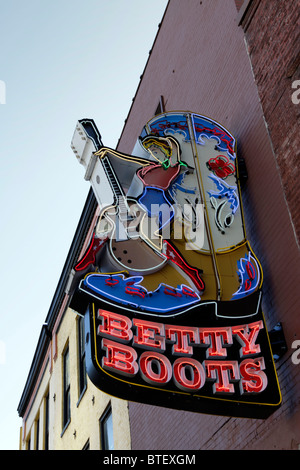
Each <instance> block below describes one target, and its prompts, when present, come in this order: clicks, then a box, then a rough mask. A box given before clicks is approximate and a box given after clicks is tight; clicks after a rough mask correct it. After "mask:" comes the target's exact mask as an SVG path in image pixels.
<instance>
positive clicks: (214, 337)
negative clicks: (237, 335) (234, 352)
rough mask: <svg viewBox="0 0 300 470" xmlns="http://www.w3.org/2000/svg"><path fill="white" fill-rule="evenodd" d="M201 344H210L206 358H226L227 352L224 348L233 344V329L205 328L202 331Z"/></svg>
mask: <svg viewBox="0 0 300 470" xmlns="http://www.w3.org/2000/svg"><path fill="white" fill-rule="evenodd" d="M200 344H204V345H205V344H209V345H210V348H208V350H207V351H206V357H207V358H209V357H215V356H221V357H226V356H227V351H226V349H225V348H223V347H222V346H229V345H231V344H232V334H231V328H230V327H228V328H226V327H224V328H205V329H200Z"/></svg>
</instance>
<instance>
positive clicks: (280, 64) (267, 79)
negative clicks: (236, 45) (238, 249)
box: [242, 0, 300, 243]
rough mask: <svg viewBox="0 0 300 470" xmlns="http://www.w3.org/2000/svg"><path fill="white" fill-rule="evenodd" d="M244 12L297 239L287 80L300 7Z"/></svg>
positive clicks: (293, 75)
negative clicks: (251, 13) (250, 13)
mask: <svg viewBox="0 0 300 470" xmlns="http://www.w3.org/2000/svg"><path fill="white" fill-rule="evenodd" d="M253 3H257V8H256V10H255V14H254V15H251V18H249V17H248V16H249V15H246V16H245V19H244V20H243V22H242V24H243V26H244V31H245V36H246V40H247V47H248V52H249V55H250V58H251V63H252V68H253V73H254V76H255V81H256V85H257V87H258V92H259V96H260V99H261V105H262V108H263V112H264V116H265V119H266V123H267V126H268V130H269V133H270V137H271V140H272V145H273V150H274V154H275V156H276V161H277V164H278V167H279V173H280V178H281V183H282V185H283V188H284V195H285V198H286V201H287V205H288V210H289V212H290V217H291V221H292V224H293V227H294V229H295V232H296V236H297V239H298V243H299V241H300V211H299V201H300V187H299V184H298V181H299V178H300V164H299V160H300V133H299V131H300V128H299V117H300V105H299V104H294V103H293V102H292V99H291V98H292V92H293V91H294V90H293V89H292V83H293V82H294V81H295V80H299V79H300V29H299V22H300V8H299V2H291V1H290V0H280V1H276V0H272V1H270V0H261V1H260V2H256V0H255V1H254V2H253Z"/></svg>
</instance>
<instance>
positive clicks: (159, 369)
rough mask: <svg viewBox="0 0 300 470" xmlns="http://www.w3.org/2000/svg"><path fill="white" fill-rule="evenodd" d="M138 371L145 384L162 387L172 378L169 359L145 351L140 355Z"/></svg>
mask: <svg viewBox="0 0 300 470" xmlns="http://www.w3.org/2000/svg"><path fill="white" fill-rule="evenodd" d="M140 371H141V375H142V377H143V379H144V380H145V381H146V382H148V383H151V384H156V385H157V384H158V385H163V384H165V383H167V382H169V380H170V379H171V377H172V366H171V363H170V361H169V359H168V358H167V357H165V356H163V355H162V354H160V353H157V352H148V351H147V352H143V353H142V354H141V357H140Z"/></svg>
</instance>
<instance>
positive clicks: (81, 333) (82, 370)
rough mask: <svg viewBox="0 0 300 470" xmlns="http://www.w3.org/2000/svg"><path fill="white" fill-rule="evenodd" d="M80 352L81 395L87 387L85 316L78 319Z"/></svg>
mask: <svg viewBox="0 0 300 470" xmlns="http://www.w3.org/2000/svg"><path fill="white" fill-rule="evenodd" d="M78 349H79V351H78V353H79V396H80V395H81V394H82V393H83V392H84V390H85V388H86V365H85V334H84V318H83V317H80V318H79V320H78Z"/></svg>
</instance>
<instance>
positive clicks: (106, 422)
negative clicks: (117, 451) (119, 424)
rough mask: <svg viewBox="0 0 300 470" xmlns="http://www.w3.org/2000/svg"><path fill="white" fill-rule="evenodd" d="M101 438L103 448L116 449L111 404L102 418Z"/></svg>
mask: <svg viewBox="0 0 300 470" xmlns="http://www.w3.org/2000/svg"><path fill="white" fill-rule="evenodd" d="M100 438H101V449H102V450H113V449H114V436H113V421H112V411H111V406H109V407H108V408H107V409H106V411H105V412H104V413H103V415H102V416H101V418H100Z"/></svg>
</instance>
